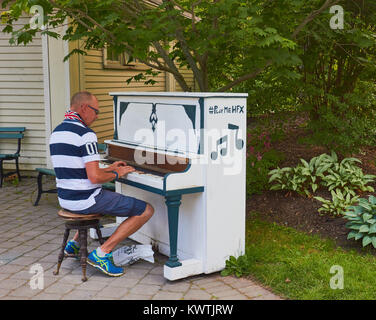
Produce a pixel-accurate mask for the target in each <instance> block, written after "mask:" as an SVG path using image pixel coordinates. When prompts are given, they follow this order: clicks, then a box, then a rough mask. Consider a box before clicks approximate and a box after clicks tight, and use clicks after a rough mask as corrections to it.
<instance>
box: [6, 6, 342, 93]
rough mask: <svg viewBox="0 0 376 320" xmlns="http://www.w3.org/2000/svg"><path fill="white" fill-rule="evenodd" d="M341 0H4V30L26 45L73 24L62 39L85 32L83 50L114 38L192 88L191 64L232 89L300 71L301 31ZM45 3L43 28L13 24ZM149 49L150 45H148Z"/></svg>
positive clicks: (207, 80) (121, 48)
mask: <svg viewBox="0 0 376 320" xmlns="http://www.w3.org/2000/svg"><path fill="white" fill-rule="evenodd" d="M336 1H337V0H327V1H325V3H324V5H323V4H322V1H321V0H312V1H311V2H310V4H309V5H307V4H306V3H305V2H304V1H295V0H284V1H283V3H282V4H280V2H281V1H278V3H277V2H273V1H267V2H266V1H264V0H245V1H244V0H243V1H241V0H222V1H196V0H174V1H170V0H162V1H160V2H155V1H154V2H147V1H142V0H106V1H103V0H90V1H87V0H70V1H66V0H14V1H11V0H5V1H3V2H2V3H3V8H4V7H5V6H6V5H8V4H9V5H10V10H8V11H7V12H6V13H5V14H3V16H2V21H3V23H5V24H6V27H5V28H4V30H3V31H4V32H9V33H12V35H13V38H14V42H16V43H17V44H26V43H28V42H30V41H31V40H32V38H33V37H34V36H35V35H36V33H37V32H38V31H41V33H42V34H48V35H50V36H53V37H60V35H59V34H58V33H57V32H54V31H52V30H55V28H56V27H58V26H61V25H64V24H66V20H67V19H69V21H70V24H69V26H68V28H67V30H66V32H65V34H64V35H63V39H64V40H68V41H74V40H77V39H82V40H83V41H84V47H83V48H81V49H79V50H74V51H72V52H71V53H80V54H82V53H84V52H86V51H87V50H89V49H93V48H95V49H101V48H104V47H105V46H107V45H110V46H111V48H112V49H113V51H114V52H115V53H121V52H126V53H127V54H128V55H129V56H130V57H131V58H132V59H138V60H139V61H140V62H142V63H144V64H145V65H147V66H148V67H150V68H151V69H153V70H154V71H155V70H157V71H163V72H169V73H171V74H172V75H173V76H174V77H175V79H176V81H177V82H178V83H179V85H180V86H181V88H182V89H183V90H184V91H191V90H192V87H190V86H189V85H188V83H187V82H186V80H185V79H184V77H183V73H182V71H181V70H180V69H179V67H187V68H188V69H190V70H192V72H193V74H194V78H195V81H196V82H197V85H198V88H199V90H200V91H214V90H216V91H227V90H230V89H231V88H233V87H235V86H237V85H239V84H240V83H242V82H243V81H247V80H250V79H254V78H256V77H257V76H258V75H259V74H261V73H262V72H263V71H265V70H267V69H268V67H269V66H270V65H275V68H274V69H273V74H272V75H273V76H274V77H275V76H277V77H280V79H281V78H283V79H286V78H288V79H292V78H297V77H298V76H297V72H296V71H295V70H294V69H293V67H296V66H297V65H298V64H300V63H301V60H300V58H299V57H298V55H297V54H296V52H295V51H296V49H297V46H296V37H297V35H298V34H299V33H300V32H301V30H302V29H304V27H305V26H306V25H307V24H308V23H311V21H312V20H314V19H315V18H316V16H317V15H319V14H320V13H321V12H324V11H325V10H327V9H328V8H329V6H330V5H331V4H333V3H335V2H336ZM32 5H40V6H42V7H43V9H44V26H45V28H44V30H37V29H32V28H31V26H30V25H29V24H27V25H25V26H24V27H22V28H21V29H20V30H17V31H15V30H14V28H13V26H14V24H15V22H16V21H17V20H18V19H19V18H20V17H21V15H22V12H23V11H25V12H29V11H30V8H31V6H32ZM150 48H151V49H150Z"/></svg>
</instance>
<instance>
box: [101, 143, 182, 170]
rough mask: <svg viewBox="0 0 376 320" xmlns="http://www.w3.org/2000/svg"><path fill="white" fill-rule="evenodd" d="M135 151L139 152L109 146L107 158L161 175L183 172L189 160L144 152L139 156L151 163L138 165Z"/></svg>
mask: <svg viewBox="0 0 376 320" xmlns="http://www.w3.org/2000/svg"><path fill="white" fill-rule="evenodd" d="M136 151H137V152H140V150H135V149H132V148H128V147H121V146H116V145H112V144H109V145H108V158H109V159H113V160H122V161H125V162H127V163H128V164H129V165H131V166H135V167H139V168H145V169H148V170H152V171H156V172H161V173H171V172H183V171H185V170H186V169H187V167H188V165H189V159H187V158H182V157H177V156H169V155H166V154H163V153H157V152H149V151H146V150H145V151H141V152H142V155H141V156H142V158H143V159H151V161H149V162H146V163H143V164H140V163H139V162H137V161H136V160H135V157H134V155H135V152H136ZM150 162H151V163H150Z"/></svg>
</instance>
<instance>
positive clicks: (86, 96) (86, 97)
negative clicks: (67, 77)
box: [70, 91, 94, 106]
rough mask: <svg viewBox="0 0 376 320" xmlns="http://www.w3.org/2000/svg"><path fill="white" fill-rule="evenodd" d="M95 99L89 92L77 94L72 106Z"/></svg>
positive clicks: (73, 97) (72, 100) (72, 99)
mask: <svg viewBox="0 0 376 320" xmlns="http://www.w3.org/2000/svg"><path fill="white" fill-rule="evenodd" d="M93 97H94V95H93V94H92V93H90V92H89V91H81V92H77V93H75V94H74V95H73V96H72V98H71V102H70V105H71V106H75V105H79V104H80V103H82V102H90V101H91V100H92V99H93Z"/></svg>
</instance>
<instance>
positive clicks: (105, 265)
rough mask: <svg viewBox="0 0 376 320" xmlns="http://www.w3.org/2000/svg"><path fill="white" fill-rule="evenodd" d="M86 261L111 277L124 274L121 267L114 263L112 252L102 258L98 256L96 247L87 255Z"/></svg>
mask: <svg viewBox="0 0 376 320" xmlns="http://www.w3.org/2000/svg"><path fill="white" fill-rule="evenodd" d="M87 263H88V264H90V265H91V266H93V267H95V268H97V269H99V270H101V271H102V272H103V273H105V274H107V275H109V276H111V277H120V276H121V275H123V274H124V270H123V268H120V267H117V266H115V265H114V262H113V260H112V253H108V254H106V256H105V257H103V258H102V257H98V254H97V249H95V250H93V251H92V252H91V253H90V254H89V256H88V257H87Z"/></svg>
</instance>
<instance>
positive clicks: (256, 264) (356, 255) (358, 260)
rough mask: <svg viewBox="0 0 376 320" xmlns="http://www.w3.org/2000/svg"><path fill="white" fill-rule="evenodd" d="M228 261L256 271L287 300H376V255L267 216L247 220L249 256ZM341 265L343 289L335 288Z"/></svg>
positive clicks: (242, 270) (244, 271) (241, 270)
mask: <svg viewBox="0 0 376 320" xmlns="http://www.w3.org/2000/svg"><path fill="white" fill-rule="evenodd" d="M227 264H228V268H227V269H226V272H230V271H232V272H236V273H238V275H242V276H247V275H250V276H251V277H252V278H255V279H256V280H258V281H259V282H261V283H262V284H263V285H265V286H267V287H269V288H270V289H271V290H272V291H273V292H274V293H276V294H279V295H281V296H283V297H285V298H287V299H302V300H328V299H330V300H349V299H354V300H357V299H363V300H365V299H376V291H375V290H374V283H375V279H376V257H375V256H373V255H370V254H366V253H360V252H358V251H356V250H345V249H343V248H340V247H338V246H336V244H335V242H334V241H333V240H329V239H322V238H320V237H319V236H317V235H308V234H306V233H304V232H301V231H297V230H295V229H293V228H290V227H285V226H281V225H278V224H276V223H273V222H267V221H265V220H261V219H260V218H259V217H258V214H257V213H255V212H252V213H251V219H247V231H246V253H245V255H244V256H241V257H240V258H238V259H237V260H236V261H235V260H232V261H228V262H227ZM333 266H334V269H333V270H332V273H331V272H330V271H331V268H332V267H333ZM335 266H340V268H342V270H343V289H340V288H337V289H332V288H331V283H332V286H333V285H334V288H335V287H336V286H337V287H338V286H340V284H341V282H340V281H338V277H339V276H340V273H339V271H338V270H341V269H335V268H338V267H335ZM333 277H334V278H333ZM331 279H332V280H331Z"/></svg>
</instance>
